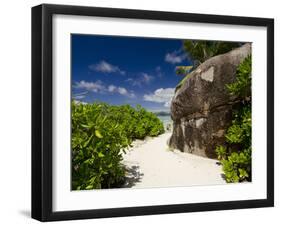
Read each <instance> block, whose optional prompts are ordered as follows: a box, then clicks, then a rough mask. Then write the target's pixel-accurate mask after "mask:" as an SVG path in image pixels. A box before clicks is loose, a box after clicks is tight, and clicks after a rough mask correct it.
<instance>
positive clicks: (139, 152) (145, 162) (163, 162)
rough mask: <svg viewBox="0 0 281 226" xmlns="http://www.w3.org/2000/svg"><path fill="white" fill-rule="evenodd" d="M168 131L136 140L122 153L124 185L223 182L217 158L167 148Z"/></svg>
mask: <svg viewBox="0 0 281 226" xmlns="http://www.w3.org/2000/svg"><path fill="white" fill-rule="evenodd" d="M170 136H171V133H165V134H162V135H160V136H158V137H156V138H150V139H148V140H147V141H145V142H144V143H140V142H139V141H137V142H135V145H134V147H133V148H132V149H131V150H129V151H127V153H126V154H124V160H123V164H124V165H125V166H126V168H127V170H128V172H127V180H126V181H127V183H126V185H125V186H124V187H135V188H144V187H146V188H147V187H169V186H193V185H215V184H224V183H226V182H225V181H224V180H223V178H222V176H221V174H222V170H221V166H219V165H218V164H217V161H216V160H213V159H207V158H203V157H200V156H196V155H192V154H189V153H182V152H179V151H170V150H168V146H167V144H166V143H167V140H168V138H169V137H170Z"/></svg>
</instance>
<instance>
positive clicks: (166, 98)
mask: <svg viewBox="0 0 281 226" xmlns="http://www.w3.org/2000/svg"><path fill="white" fill-rule="evenodd" d="M174 93H175V89H174V88H166V89H164V88H160V89H157V90H155V91H154V93H152V94H145V95H144V96H143V99H144V100H145V101H150V102H156V103H163V104H164V107H170V104H171V101H172V98H173V96H174Z"/></svg>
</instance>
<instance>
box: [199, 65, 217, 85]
mask: <svg viewBox="0 0 281 226" xmlns="http://www.w3.org/2000/svg"><path fill="white" fill-rule="evenodd" d="M214 71H215V70H214V67H210V68H209V69H208V70H207V71H204V72H203V73H202V74H201V78H202V79H204V80H206V81H208V82H213V80H214Z"/></svg>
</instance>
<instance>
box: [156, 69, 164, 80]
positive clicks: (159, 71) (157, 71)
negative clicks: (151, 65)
mask: <svg viewBox="0 0 281 226" xmlns="http://www.w3.org/2000/svg"><path fill="white" fill-rule="evenodd" d="M155 71H156V75H157V76H158V77H159V78H162V77H163V75H164V73H163V72H162V69H161V67H160V66H157V67H156V68H155Z"/></svg>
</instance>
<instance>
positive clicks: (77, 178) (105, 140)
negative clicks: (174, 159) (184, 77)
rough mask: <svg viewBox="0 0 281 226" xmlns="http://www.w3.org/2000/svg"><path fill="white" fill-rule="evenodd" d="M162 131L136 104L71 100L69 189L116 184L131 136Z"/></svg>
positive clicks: (117, 183) (160, 125)
mask: <svg viewBox="0 0 281 226" xmlns="http://www.w3.org/2000/svg"><path fill="white" fill-rule="evenodd" d="M163 132H164V126H163V123H162V122H161V121H160V120H159V119H158V118H157V116H156V115H155V114H153V113H150V112H147V111H146V110H145V109H144V108H142V107H140V106H138V107H137V108H136V109H134V108H132V107H131V106H129V105H123V106H110V105H108V104H105V103H94V104H85V105H84V104H76V103H74V102H72V141H71V142H72V189H73V190H85V189H86V190H87V189H96V188H110V187H118V186H119V185H120V184H121V183H122V182H123V180H124V176H125V169H124V166H122V164H121V161H122V152H124V151H125V150H126V148H127V147H128V146H129V145H130V144H131V142H132V140H133V139H137V138H138V139H142V138H144V137H145V136H157V135H159V134H161V133H163Z"/></svg>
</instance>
